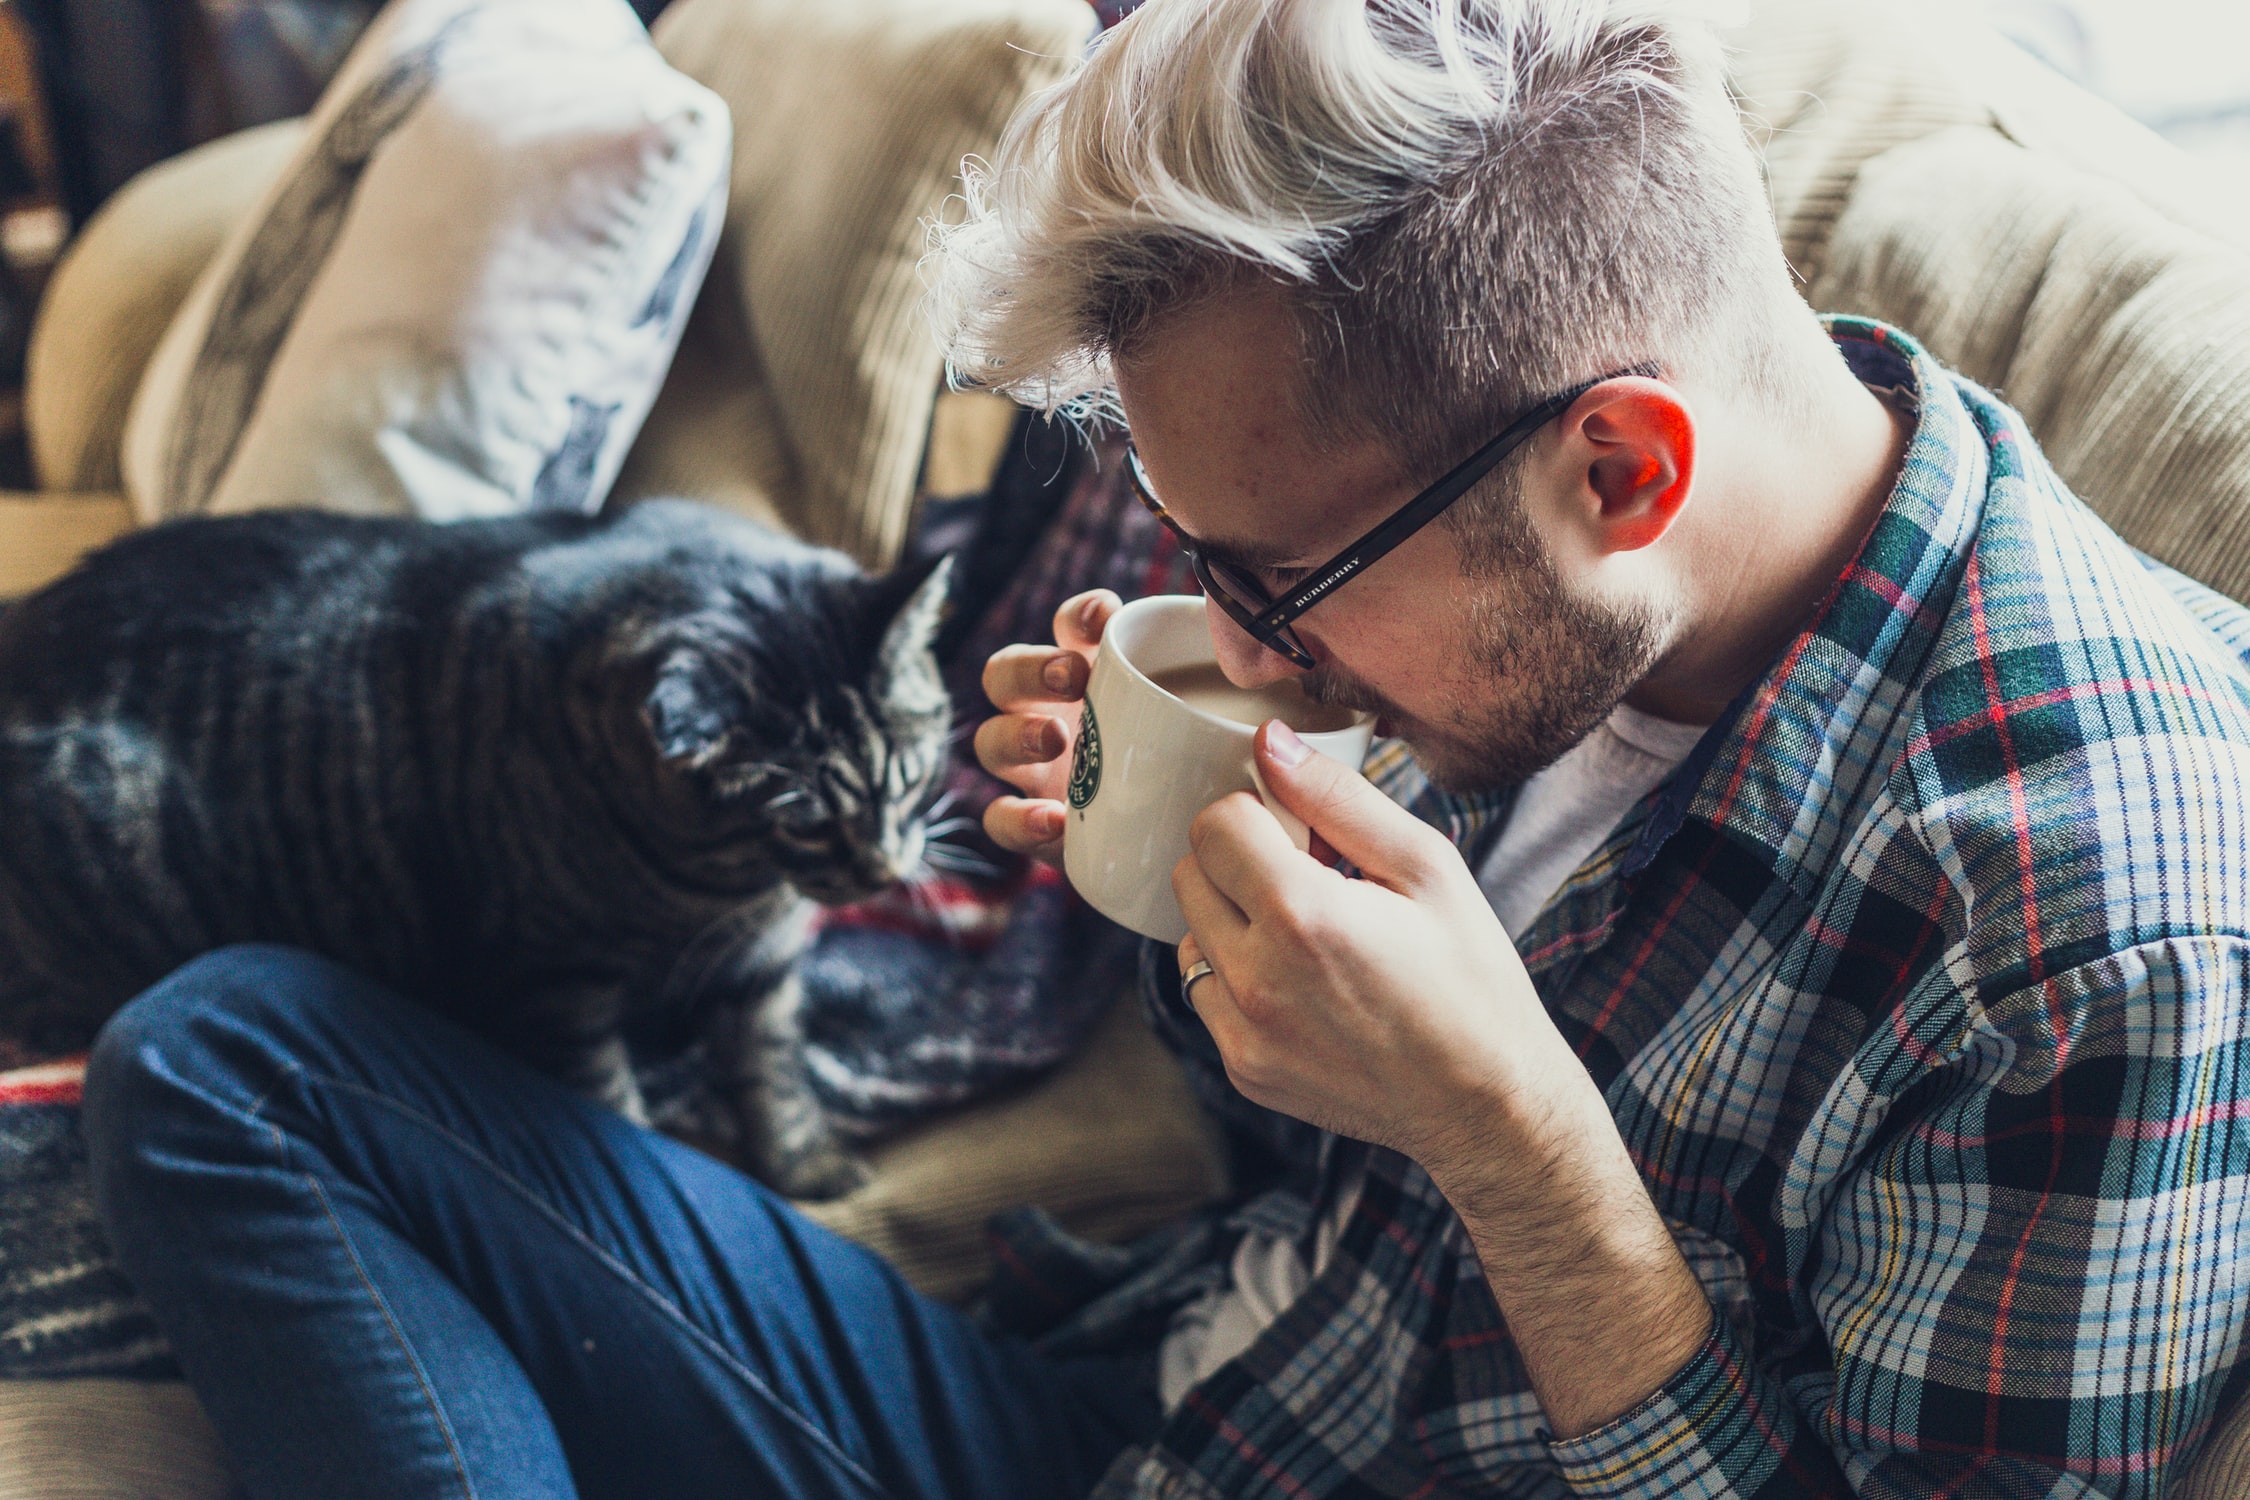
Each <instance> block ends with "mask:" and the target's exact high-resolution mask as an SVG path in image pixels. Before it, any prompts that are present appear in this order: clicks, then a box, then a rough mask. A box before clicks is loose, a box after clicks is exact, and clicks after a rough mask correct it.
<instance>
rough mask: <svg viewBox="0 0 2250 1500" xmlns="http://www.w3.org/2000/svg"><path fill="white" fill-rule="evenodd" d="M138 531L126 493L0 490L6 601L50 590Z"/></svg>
mask: <svg viewBox="0 0 2250 1500" xmlns="http://www.w3.org/2000/svg"><path fill="white" fill-rule="evenodd" d="M132 529H133V508H132V507H131V506H130V505H129V504H127V503H126V500H125V497H124V496H123V495H116V494H93V495H68V494H49V495H32V494H25V493H23V492H22V491H9V490H0V599H12V598H15V597H16V596H17V595H19V594H28V593H31V592H33V591H34V590H37V589H41V588H44V587H45V586H46V585H48V584H49V583H52V582H53V581H54V580H55V579H57V578H60V577H61V576H62V575H63V574H65V573H67V572H69V571H70V570H71V569H72V568H73V567H75V566H76V565H77V563H78V560H79V559H80V558H81V557H84V556H85V555H86V554H87V553H89V552H91V551H93V550H94V549H95V548H96V547H99V546H101V545H103V544H104V543H105V542H109V541H113V540H115V539H116V538H118V537H120V536H123V535H124V534H125V533H126V532H128V531H130V530H132Z"/></svg>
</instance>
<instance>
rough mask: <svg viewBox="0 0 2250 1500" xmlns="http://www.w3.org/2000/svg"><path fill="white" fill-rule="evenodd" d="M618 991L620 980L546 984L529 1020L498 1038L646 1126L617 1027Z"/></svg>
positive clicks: (541, 1067)
mask: <svg viewBox="0 0 2250 1500" xmlns="http://www.w3.org/2000/svg"><path fill="white" fill-rule="evenodd" d="M623 995H624V991H623V988H622V987H621V986H620V985H618V984H615V983H612V982H609V981H605V980H583V981H579V982H575V983H568V984H562V985H557V986H554V987H551V988H549V989H547V990H545V991H543V992H542V993H541V994H540V996H539V1002H538V1004H537V1005H536V1006H535V1007H533V1009H532V1012H531V1016H530V1018H529V1019H528V1021H527V1022H526V1023H525V1024H523V1025H522V1026H521V1027H520V1029H518V1030H517V1032H516V1034H515V1035H514V1036H510V1037H507V1038H503V1039H502V1041H503V1045H504V1046H505V1047H506V1050H508V1051H510V1052H513V1053H515V1054H516V1055H517V1056H519V1057H521V1058H523V1059H524V1060H525V1061H526V1062H529V1063H530V1064H531V1065H532V1066H533V1067H536V1068H538V1069H539V1070H540V1071H541V1072H543V1073H545V1074H547V1075H548V1076H549V1077H551V1078H555V1079H558V1080H560V1081H561V1082H563V1083H565V1084H568V1085H569V1086H570V1087H571V1088H572V1089H573V1090H575V1091H576V1092H578V1093H579V1094H581V1095H583V1096H585V1097H586V1098H588V1099H591V1100H593V1101H594V1102H595V1103H597V1104H606V1105H608V1106H609V1107H610V1108H611V1109H614V1110H616V1111H617V1112H618V1113H619V1114H621V1115H623V1116H624V1117H625V1118H626V1119H628V1120H631V1121H632V1122H633V1123H634V1124H636V1125H646V1124H647V1123H648V1105H647V1103H646V1102H645V1101H644V1100H643V1099H642V1098H641V1086H640V1082H639V1080H637V1079H636V1078H634V1076H633V1061H632V1057H631V1056H630V1054H629V1053H628V1052H627V1050H626V1047H625V1037H624V1034H623V1031H622V1029H621V1026H620V1017H621V1016H622V1015H623V1012H624V1003H623Z"/></svg>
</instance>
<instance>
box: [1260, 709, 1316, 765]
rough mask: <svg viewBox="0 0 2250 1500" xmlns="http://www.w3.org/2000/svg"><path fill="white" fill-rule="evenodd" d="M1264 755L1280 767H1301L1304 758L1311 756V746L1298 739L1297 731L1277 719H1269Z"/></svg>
mask: <svg viewBox="0 0 2250 1500" xmlns="http://www.w3.org/2000/svg"><path fill="white" fill-rule="evenodd" d="M1266 753H1267V754H1268V755H1270V756H1272V757H1273V758H1274V759H1275V760H1277V761H1279V762H1280V763H1281V764H1282V765H1285V766H1301V765H1303V764H1304V763H1305V757H1306V756H1308V755H1310V754H1312V746H1310V745H1308V744H1306V743H1305V742H1304V741H1303V740H1301V739H1299V738H1298V737H1297V731H1296V730H1294V729H1291V728H1290V727H1289V726H1288V725H1287V724H1284V723H1282V722H1281V721H1280V720H1279V719H1269V720H1268V721H1267V722H1266Z"/></svg>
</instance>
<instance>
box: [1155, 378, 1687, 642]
mask: <svg viewBox="0 0 2250 1500" xmlns="http://www.w3.org/2000/svg"><path fill="white" fill-rule="evenodd" d="M1658 373H1659V369H1658V367H1657V366H1655V365H1635V366H1633V367H1632V368H1631V369H1629V370H1618V371H1616V372H1614V373H1612V374H1608V375H1603V376H1601V377H1599V378H1598V379H1594V380H1589V381H1586V382H1585V383H1583V384H1581V385H1575V386H1572V387H1571V388H1570V389H1569V390H1567V391H1564V392H1562V393H1561V394H1560V395H1557V396H1550V397H1548V398H1547V399H1546V400H1544V401H1542V402H1540V403H1539V404H1538V405H1537V406H1534V407H1532V408H1531V409H1530V410H1529V411H1527V412H1525V413H1524V414H1523V415H1522V416H1520V417H1517V418H1516V419H1515V420H1514V421H1513V422H1510V423H1509V424H1508V425H1507V426H1506V427H1505V428H1503V429H1502V430H1501V432H1500V435H1499V436H1498V437H1495V438H1493V439H1492V441H1490V442H1488V443H1486V444H1485V445H1484V446H1483V447H1481V448H1479V449H1477V451H1476V452H1474V453H1472V454H1470V455H1469V456H1468V457H1467V458H1465V459H1463V460H1461V462H1459V463H1457V464H1455V465H1454V466H1453V467H1452V468H1451V469H1449V470H1448V471H1446V473H1445V475H1444V477H1443V478H1441V479H1439V480H1438V481H1437V482H1436V483H1435V484H1433V485H1431V486H1430V487H1429V488H1428V489H1426V490H1424V491H1422V492H1421V493H1420V494H1418V495H1416V496H1415V497H1414V498H1413V499H1411V500H1409V501H1407V502H1406V503H1405V504H1404V505H1402V506H1400V507H1399V508H1398V509H1397V510H1395V511H1392V512H1391V513H1390V515H1389V516H1387V517H1385V518H1384V519H1383V520H1381V521H1378V522H1376V523H1375V525H1374V526H1373V527H1372V528H1371V529H1369V530H1368V531H1367V532H1366V533H1364V534H1363V535H1362V536H1361V537H1360V538H1359V540H1357V541H1355V542H1353V543H1352V544H1351V545H1350V546H1348V547H1346V548H1345V549H1344V550H1343V551H1341V552H1339V553H1337V554H1336V555H1335V556H1334V557H1331V558H1330V559H1328V561H1327V562H1325V563H1322V564H1321V565H1320V566H1319V567H1317V568H1315V569H1313V570H1312V572H1311V573H1310V574H1309V575H1307V577H1306V580H1305V581H1304V582H1303V583H1300V584H1298V585H1297V586H1296V587H1295V588H1293V589H1291V590H1290V591H1289V592H1288V593H1286V594H1284V595H1282V596H1281V597H1280V598H1279V599H1272V598H1268V597H1267V596H1266V591H1265V590H1264V589H1262V588H1260V587H1259V586H1258V585H1257V584H1256V583H1254V582H1253V581H1252V580H1250V579H1247V578H1241V577H1233V578H1230V579H1221V578H1219V577H1217V576H1216V575H1215V574H1214V573H1213V571H1212V569H1213V567H1214V564H1213V563H1212V562H1211V560H1210V559H1209V558H1207V557H1205V556H1204V553H1203V549H1202V547H1200V546H1199V545H1197V543H1196V540H1195V538H1194V537H1191V536H1189V535H1188V534H1187V533H1186V532H1185V531H1183V530H1182V529H1181V528H1180V523H1179V522H1177V521H1175V520H1173V519H1172V513H1171V512H1170V511H1168V510H1166V509H1165V508H1164V502H1163V501H1161V500H1159V499H1157V498H1156V490H1155V487H1154V486H1152V485H1151V484H1150V483H1149V482H1148V471H1147V470H1146V469H1144V468H1142V467H1141V455H1140V452H1139V451H1138V450H1137V449H1135V448H1134V447H1133V446H1132V445H1131V444H1130V443H1128V444H1127V445H1126V448H1125V466H1126V469H1127V470H1128V472H1129V474H1130V477H1131V480H1132V485H1133V494H1134V495H1135V497H1136V498H1138V499H1139V500H1140V502H1141V504H1143V505H1145V506H1147V507H1148V509H1149V511H1150V512H1151V513H1152V514H1153V515H1154V516H1155V517H1156V519H1157V520H1159V521H1161V522H1163V523H1164V528H1165V529H1166V530H1167V531H1169V532H1171V533H1172V536H1173V539H1174V540H1175V541H1177V542H1178V543H1179V544H1180V550H1181V552H1183V553H1185V554H1186V556H1187V560H1188V566H1189V567H1190V568H1192V569H1193V570H1194V572H1195V578H1196V581H1197V582H1198V583H1200V584H1202V585H1203V591H1204V593H1206V594H1208V595H1210V596H1211V597H1212V598H1213V599H1216V600H1217V601H1218V604H1219V608H1221V609H1222V610H1225V611H1226V614H1227V618H1228V619H1230V620H1232V621H1234V623H1235V624H1237V625H1239V626H1240V627H1242V631H1243V633H1244V634H1246V635H1248V636H1249V637H1250V638H1251V639H1252V640H1254V641H1256V642H1257V643H1258V644H1259V645H1261V646H1264V647H1266V648H1267V649H1269V650H1272V651H1278V652H1279V653H1281V655H1283V656H1284V657H1286V658H1288V659H1289V661H1290V662H1292V663H1293V664H1295V665H1296V666H1299V667H1305V668H1310V667H1313V666H1315V665H1317V663H1315V661H1314V660H1313V655H1312V653H1311V652H1310V651H1307V650H1306V649H1305V644H1304V642H1303V641H1301V640H1299V639H1298V638H1297V633H1296V632H1295V631H1294V630H1291V629H1290V628H1289V627H1290V624H1291V623H1292V622H1293V621H1295V620H1296V618H1297V617H1298V616H1299V615H1301V614H1303V613H1304V612H1305V611H1306V610H1308V609H1311V608H1312V607H1313V606H1314V605H1315V604H1318V603H1319V602H1320V601H1321V600H1323V599H1325V598H1327V597H1328V596H1329V595H1330V594H1332V593H1334V592H1335V591H1336V590H1337V589H1338V588H1339V587H1340V586H1342V585H1343V584H1344V583H1345V582H1346V581H1348V580H1349V579H1351V578H1352V577H1354V576H1355V575H1357V574H1359V573H1361V572H1364V571H1365V570H1366V569H1367V568H1368V567H1369V566H1371V565H1372V564H1374V563H1376V562H1378V561H1380V560H1381V559H1382V557H1383V556H1384V555H1385V554H1386V553H1388V552H1390V551H1391V549H1392V548H1394V547H1396V546H1398V545H1399V544H1400V543H1401V542H1403V541H1405V540H1406V539H1407V538H1408V537H1410V536H1412V535H1414V533H1415V532H1417V531H1420V530H1421V529H1422V528H1423V527H1425V526H1427V525H1429V524H1430V522H1432V521H1434V520H1436V519H1437V518H1438V517H1439V516H1441V515H1443V514H1444V513H1445V511H1446V509H1447V508H1448V507H1449V506H1451V505H1452V504H1453V502H1454V501H1456V500H1458V499H1460V498H1461V497H1462V496H1463V495H1465V494H1467V493H1468V492H1469V491H1470V490H1471V489H1473V488H1475V486H1476V483H1477V481H1478V480H1480V479H1482V478H1484V476H1485V475H1487V474H1489V473H1491V472H1492V471H1493V469H1494V468H1496V467H1498V466H1499V464H1500V462H1501V460H1503V459H1505V458H1506V457H1507V456H1508V455H1509V454H1511V453H1513V452H1515V451H1516V450H1517V449H1518V448H1521V447H1522V446H1523V445H1524V444H1525V443H1527V442H1529V441H1530V440H1531V438H1532V437H1533V435H1534V434H1536V433H1537V432H1538V431H1539V429H1540V428H1542V427H1545V426H1546V425H1547V424H1548V423H1549V422H1552V421H1553V420H1555V418H1557V417H1559V416H1561V415H1562V414H1563V413H1564V412H1566V411H1568V410H1570V408H1571V406H1572V404H1573V403H1574V402H1576V401H1577V400H1578V398H1579V397H1581V396H1583V395H1585V394H1586V393H1587V392H1588V391H1590V390H1592V389H1593V388H1594V387H1595V386H1598V385H1602V384H1604V383H1606V382H1608V381H1612V380H1620V379H1623V378H1624V377H1626V376H1629V375H1640V376H1647V377H1649V378H1652V379H1653V378H1654V377H1655V376H1656V375H1657V374H1658ZM1217 566H1225V564H1218V565H1217ZM1229 572H1230V573H1231V572H1233V570H1232V569H1231V568H1230V569H1229ZM1242 595H1248V596H1249V599H1248V600H1245V599H1244V598H1242V597H1240V596H1242Z"/></svg>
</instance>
